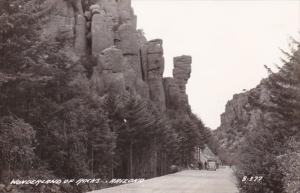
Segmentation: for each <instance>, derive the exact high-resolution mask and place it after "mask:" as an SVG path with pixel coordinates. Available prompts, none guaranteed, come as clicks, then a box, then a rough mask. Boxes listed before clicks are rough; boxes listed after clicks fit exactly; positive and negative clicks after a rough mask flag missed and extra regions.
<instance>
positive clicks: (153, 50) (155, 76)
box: [147, 39, 166, 110]
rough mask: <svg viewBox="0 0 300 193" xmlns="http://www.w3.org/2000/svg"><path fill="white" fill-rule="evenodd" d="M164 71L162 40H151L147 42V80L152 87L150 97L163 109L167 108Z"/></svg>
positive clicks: (150, 87)
mask: <svg viewBox="0 0 300 193" xmlns="http://www.w3.org/2000/svg"><path fill="white" fill-rule="evenodd" d="M163 72H164V57H163V48H162V40H161V39H155V40H151V41H149V42H148V44H147V81H148V84H149V89H150V98H151V100H152V101H154V102H155V103H156V104H157V105H158V107H160V108H161V110H165V109H166V97H165V91H164V87H163Z"/></svg>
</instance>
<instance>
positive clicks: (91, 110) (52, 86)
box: [0, 0, 292, 193]
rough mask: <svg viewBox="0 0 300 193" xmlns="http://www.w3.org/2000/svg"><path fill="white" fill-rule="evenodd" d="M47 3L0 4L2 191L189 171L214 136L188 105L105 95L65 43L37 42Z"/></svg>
mask: <svg viewBox="0 0 300 193" xmlns="http://www.w3.org/2000/svg"><path fill="white" fill-rule="evenodd" d="M45 2H46V1H44V0H0V184H1V186H0V192H1V191H2V192H5V193H8V192H20V191H21V192H24V193H33V192H47V193H48V192H55V193H60V192H73V193H75V192H83V191H87V190H92V189H93V186H96V185H93V184H90V185H83V186H75V185H74V186H73V185H72V184H67V185H60V186H56V185H47V186H30V185H27V186H26V185H23V186H11V185H8V184H9V182H10V181H11V180H12V179H58V178H59V179H72V178H103V179H112V178H151V177H154V176H158V175H163V174H166V173H168V172H170V171H169V167H170V165H172V164H176V165H177V166H180V167H185V166H186V165H187V164H188V163H189V162H190V161H191V160H192V159H193V150H194V147H195V146H201V147H204V144H206V143H209V141H210V140H211V132H210V130H209V129H208V128H206V127H205V126H204V125H203V123H202V121H201V120H200V119H199V118H198V117H197V116H195V115H194V114H193V113H192V112H191V110H190V107H188V108H187V107H186V106H181V105H178V104H177V106H176V105H171V106H169V108H167V109H166V110H164V111H163V110H161V109H160V108H159V107H158V106H157V105H156V104H155V103H153V101H151V99H148V98H143V97H141V96H140V95H138V94H136V93H135V92H131V91H130V90H127V92H123V93H119V92H116V90H114V89H111V90H109V89H108V90H107V91H106V92H105V93H104V94H99V92H98V90H97V88H96V87H94V86H93V85H92V82H91V81H90V79H91V77H92V74H93V71H94V68H95V66H96V64H95V60H96V59H95V58H94V57H93V56H92V55H86V56H84V57H81V59H80V60H78V61H76V62H74V61H73V60H70V59H69V58H68V57H66V56H65V54H64V52H61V49H62V48H63V47H64V45H65V44H66V41H68V40H67V39H64V38H60V39H56V41H52V40H48V39H43V38H41V36H40V33H41V30H42V26H43V25H44V24H45V23H47V19H48V18H47V17H46V16H47V14H48V11H49V10H48V9H47V8H48V6H47V5H48V4H46V3H45ZM48 2H49V1H48ZM68 3H71V4H72V1H68ZM171 102H172V101H169V103H171ZM291 142H292V141H291ZM291 145H292V144H291ZM283 159H284V158H283ZM97 186H98V187H97V188H98V189H99V188H101V187H104V186H105V184H98V185H97Z"/></svg>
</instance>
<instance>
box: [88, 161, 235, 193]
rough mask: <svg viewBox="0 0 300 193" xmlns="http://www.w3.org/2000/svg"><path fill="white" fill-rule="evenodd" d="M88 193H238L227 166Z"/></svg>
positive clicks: (187, 171) (189, 171) (191, 171)
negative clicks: (215, 169)
mask: <svg viewBox="0 0 300 193" xmlns="http://www.w3.org/2000/svg"><path fill="white" fill-rule="evenodd" d="M89 193H238V189H237V187H236V185H235V178H234V176H233V173H232V170H231V169H230V168H229V167H226V168H220V169H218V170H217V171H206V170H204V171H203V170H202V171H199V170H185V171H182V172H178V173H175V174H171V175H166V176H161V177H157V178H152V179H149V180H146V181H144V182H142V183H136V184H125V185H121V186H117V187H113V188H107V189H103V190H98V191H93V192H89Z"/></svg>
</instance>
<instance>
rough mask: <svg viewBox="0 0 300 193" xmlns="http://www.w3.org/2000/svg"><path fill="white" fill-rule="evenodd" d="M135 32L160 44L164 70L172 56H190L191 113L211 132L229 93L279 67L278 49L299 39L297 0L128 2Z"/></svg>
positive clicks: (299, 4)
mask: <svg viewBox="0 0 300 193" xmlns="http://www.w3.org/2000/svg"><path fill="white" fill-rule="evenodd" d="M132 6H133V8H134V11H135V14H136V15H137V17H138V28H139V29H143V30H144V32H145V36H146V38H147V39H148V40H151V39H156V38H161V39H162V40H163V47H164V57H165V72H164V76H165V77H169V76H172V69H173V57H174V56H180V55H183V54H185V55H191V56H192V58H193V59H192V60H193V62H192V73H191V78H190V79H189V82H188V85H187V94H188V96H189V102H190V105H191V107H192V111H193V112H194V113H195V114H197V115H198V116H199V117H200V118H201V119H202V120H203V122H204V124H205V125H206V126H208V127H210V128H211V129H216V128H217V127H218V126H219V125H220V115H221V114H222V113H223V112H224V111H225V105H226V103H227V101H229V100H230V99H232V96H233V94H235V93H241V92H244V89H246V90H249V89H251V88H254V87H255V86H256V85H258V84H259V82H260V81H261V79H262V78H264V77H267V71H266V70H265V68H264V65H268V66H269V67H272V68H274V69H275V65H279V66H281V65H282V64H281V61H280V57H283V54H282V53H281V51H280V48H281V49H284V50H289V44H290V42H291V40H290V38H291V37H293V38H294V39H296V40H299V41H300V0H255V1H254V0H249V1H248V0H240V1H238V0H235V1H227V0H160V1H159V0H132Z"/></svg>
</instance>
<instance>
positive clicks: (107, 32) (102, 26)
mask: <svg viewBox="0 0 300 193" xmlns="http://www.w3.org/2000/svg"><path fill="white" fill-rule="evenodd" d="M91 10H92V13H93V12H94V14H93V17H92V24H91V34H92V54H93V55H94V56H97V55H98V54H99V53H100V52H101V51H102V50H104V49H105V48H108V47H111V46H113V45H114V35H113V32H112V29H110V28H109V25H108V23H107V19H106V17H105V12H104V10H99V9H98V7H96V6H95V7H94V8H91ZM94 10H97V11H94ZM98 11H99V12H98Z"/></svg>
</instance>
